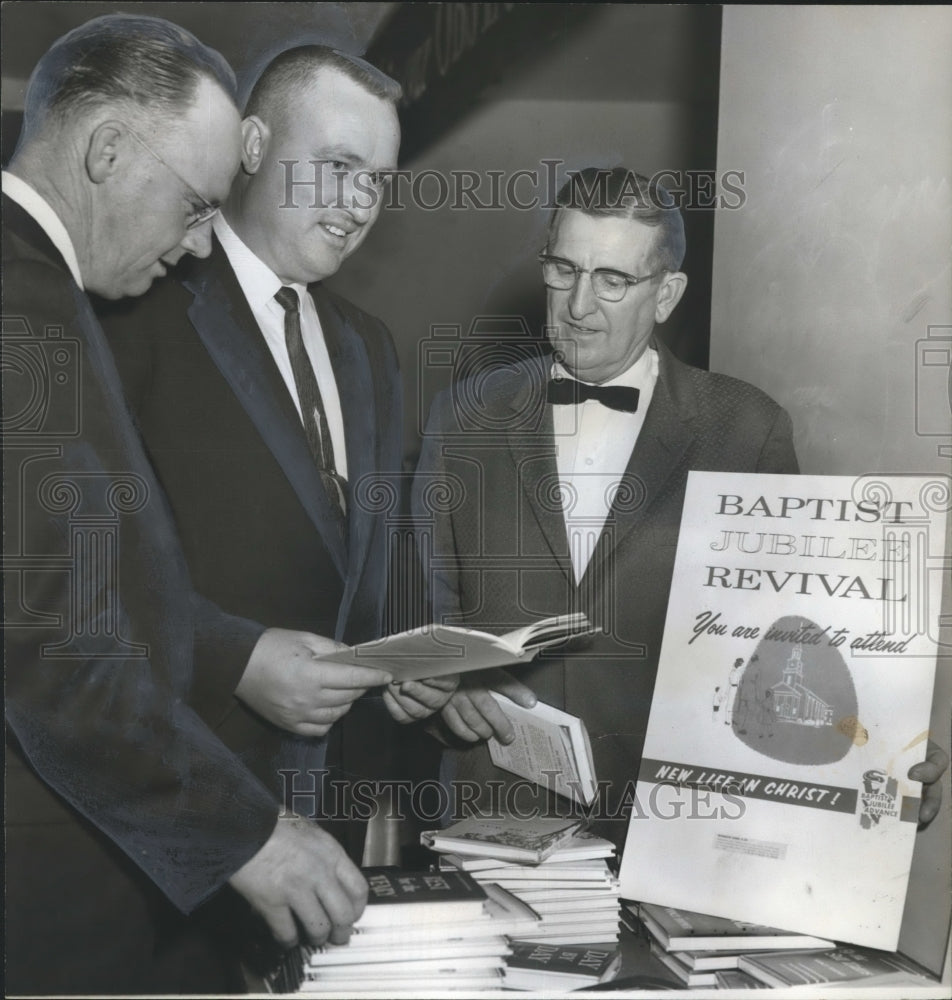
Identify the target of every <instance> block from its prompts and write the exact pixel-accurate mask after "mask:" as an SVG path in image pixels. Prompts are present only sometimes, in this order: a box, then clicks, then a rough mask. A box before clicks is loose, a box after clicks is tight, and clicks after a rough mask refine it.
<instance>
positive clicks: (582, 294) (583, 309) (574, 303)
mask: <svg viewBox="0 0 952 1000" xmlns="http://www.w3.org/2000/svg"><path fill="white" fill-rule="evenodd" d="M597 308H598V298H597V297H596V295H595V292H594V291H593V290H592V276H591V275H590V274H586V273H579V274H578V275H576V278H575V284H574V285H573V286H572V291H571V292H570V293H569V312H570V313H571V314H572V317H573V318H574V319H582V318H583V317H584V316H590V315H591V314H592V313H593V312H595V310H596V309H597Z"/></svg>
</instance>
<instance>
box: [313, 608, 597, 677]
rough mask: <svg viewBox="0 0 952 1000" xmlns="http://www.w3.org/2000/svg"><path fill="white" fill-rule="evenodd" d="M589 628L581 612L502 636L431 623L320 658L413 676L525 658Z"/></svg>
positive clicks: (457, 671) (507, 664)
mask: <svg viewBox="0 0 952 1000" xmlns="http://www.w3.org/2000/svg"><path fill="white" fill-rule="evenodd" d="M590 632H592V626H591V623H590V622H589V620H588V618H586V616H585V613H584V612H581V611H580V612H576V613H574V614H568V615H555V616H553V617H551V618H544V619H542V620H541V621H537V622H533V624H531V625H526V626H523V627H522V628H518V629H515V630H513V631H512V632H507V633H506V634H505V635H493V634H491V633H490V632H480V631H478V630H477V629H472V628H463V627H462V626H457V625H437V624H431V625H424V626H422V627H421V628H415V629H410V630H409V631H407V632H399V633H397V634H396V635H388V636H385V637H384V638H383V639H374V640H373V641H371V642H364V643H360V644H359V645H357V646H349V647H347V648H346V649H341V650H338V651H337V652H335V653H331V654H329V655H327V656H324V657H322V659H323V660H328V661H330V662H332V663H346V664H355V665H357V666H363V667H376V668H378V669H379V670H386V671H388V672H389V673H390V674H391V675H392V676H393V679H394V680H395V681H413V680H421V679H423V678H426V677H441V676H443V675H444V674H462V673H466V672H467V671H470V670H486V669H488V668H490V667H512V666H517V665H518V664H520V663H528V662H529V660H531V659H532V658H533V657H534V656H535V655H536V654H537V653H538V652H539V650H540V649H544V648H545V647H547V646H554V645H557V644H558V643H561V642H565V641H566V640H568V639H571V638H574V637H575V636H579V635H586V634H588V633H590Z"/></svg>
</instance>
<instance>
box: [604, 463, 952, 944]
mask: <svg viewBox="0 0 952 1000" xmlns="http://www.w3.org/2000/svg"><path fill="white" fill-rule="evenodd" d="M949 505H950V491H949V486H948V483H947V482H945V481H943V480H941V479H940V478H938V477H929V478H926V477H921V476H877V477H865V478H859V479H854V478H852V477H830V476H824V477H819V476H815V477H814V476H799V477H785V476H767V475H738V474H727V473H709V472H704V473H698V472H692V473H691V475H690V479H689V482H688V489H687V495H686V498H685V504H684V513H683V516H682V522H681V533H680V536H679V541H678V551H677V559H676V563H675V570H674V584H673V586H672V591H671V598H670V601H669V605H668V613H667V619H666V622H665V632H664V639H663V643H662V649H661V661H660V666H659V670H658V678H657V683H656V686H655V692H654V698H653V701H652V707H651V716H650V719H649V724H648V734H647V738H646V741H645V749H644V756H643V759H642V763H641V770H640V773H639V776H638V778H639V781H638V802H639V807H638V808H636V810H635V813H634V815H633V818H632V821H631V824H630V826H629V832H628V840H627V843H626V846H625V852H624V858H623V864H622V869H621V885H622V893H623V895H625V896H627V897H630V898H634V899H639V900H644V901H648V902H656V903H661V904H664V905H667V906H676V907H681V908H686V909H693V910H697V911H700V912H704V913H711V914H715V915H718V916H724V917H732V918H735V919H740V920H748V921H756V922H758V923H764V924H770V925H773V926H776V927H782V928H785V929H789V930H792V931H798V932H801V933H811V934H818V935H821V936H823V937H828V938H833V939H835V940H839V941H849V942H853V943H857V944H863V945H868V946H870V947H874V948H885V949H889V950H893V949H895V947H896V944H897V941H898V936H899V926H900V922H901V918H902V912H903V904H904V900H905V892H906V884H907V881H908V875H909V867H910V863H911V857H912V848H913V840H914V837H915V832H916V820H917V816H918V807H919V795H920V789H921V786H920V785H919V784H918V783H916V782H913V781H909V779H908V778H907V776H906V774H907V771H908V770H909V768H910V767H911V766H912V765H913V764H915V763H917V762H919V761H921V760H923V759H924V757H925V752H926V741H927V737H928V727H929V713H930V706H931V699H932V686H933V679H934V672H935V657H936V646H937V642H938V639H939V635H938V619H939V602H940V591H941V581H942V578H943V569H944V567H947V563H946V561H945V557H944V546H945V543H946V534H945V521H946V513H947V511H948V508H949ZM686 788H688V789H692V790H693V794H694V795H695V797H696V798H698V801H699V802H707V803H709V806H710V808H709V809H708V810H707V813H706V814H705V813H704V812H703V811H699V810H697V809H695V810H692V811H691V813H692V815H691V816H690V817H688V816H687V815H681V812H682V810H681V809H680V808H679V806H681V805H683V802H679V801H678V799H679V797H683V794H684V790H685V789H686ZM648 803H650V808H647V809H646V808H645V805H646V804H648ZM665 803H667V805H666V804H665ZM705 815H706V816H707V817H708V818H705Z"/></svg>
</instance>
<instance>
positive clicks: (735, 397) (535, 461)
mask: <svg viewBox="0 0 952 1000" xmlns="http://www.w3.org/2000/svg"><path fill="white" fill-rule="evenodd" d="M653 346H655V348H656V349H657V350H658V352H659V376H658V382H657V385H656V387H655V391H654V394H653V397H652V400H651V403H650V406H649V410H648V412H647V414H646V417H645V422H644V425H643V427H642V430H641V433H640V435H639V437H638V440H637V443H636V445H635V447H634V450H633V452H632V454H631V457H630V459H629V461H628V465H627V468H626V469H625V470H624V473H625V474H624V477H623V478H622V483H621V486H620V487H619V489H618V491H617V494H616V496H615V500H614V504H613V507H612V510H611V512H610V514H609V517H608V520H607V522H606V524H605V526H604V528H603V529H602V531H601V534H600V536H599V538H598V543H597V546H596V548H595V551H594V554H593V556H592V559H591V561H590V563H589V565H588V567H587V570H586V572H585V574H584V576H583V578H582V580H581V581H580V582H579V583H576V581H575V577H574V572H573V569H572V562H571V558H570V555H569V549H568V541H567V536H566V530H565V522H564V516H563V512H562V505H561V497H560V493H559V490H558V471H557V466H556V450H555V443H554V440H553V424H552V408H551V406H549V405H547V404H546V402H545V383H546V379H547V376H548V371H549V365H550V362H549V361H548V360H547V359H538V360H530V361H526V362H524V363H522V364H520V365H517V366H513V367H510V368H507V369H499V371H498V372H497V373H496V374H495V375H494V376H492V377H486V376H483V377H482V378H481V381H480V384H479V385H478V386H477V385H475V384H473V383H467V382H460V383H458V384H457V385H455V386H453V387H452V388H451V389H449V390H447V391H445V392H444V393H443V394H442V395H440V396H439V397H437V399H436V400H435V402H434V404H433V407H432V409H431V414H430V420H429V424H428V428H427V431H426V435H425V440H424V443H423V450H422V454H421V459H420V464H419V469H418V473H417V477H416V479H415V482H414V518H415V525H416V531H417V534H418V538H419V539H420V547H421V552H422V553H423V559H424V570H425V572H426V575H427V579H428V581H429V585H430V587H429V592H430V604H431V609H432V613H433V616H434V618H435V619H436V620H442V621H445V622H448V623H465V624H467V625H472V626H476V627H481V628H485V629H488V630H489V631H506V630H508V629H510V628H513V627H515V626H517V625H519V624H525V623H527V622H530V621H532V620H535V619H537V618H541V617H544V616H547V615H554V614H561V613H564V612H567V611H574V610H583V611H585V612H586V613H587V614H588V616H589V618H590V620H591V621H592V623H593V624H595V625H596V626H598V627H599V628H600V629H601V632H600V633H599V634H597V635H595V636H594V637H591V638H586V639H579V640H574V641H573V642H572V643H570V644H568V646H567V647H564V648H563V649H562V650H561V651H560V652H558V653H545V652H543V653H541V654H540V655H539V657H538V658H537V659H536V660H534V661H532V662H531V663H530V664H528V665H527V666H525V667H520V668H518V670H517V671H516V675H517V676H518V678H519V679H520V680H522V681H523V682H525V683H526V684H528V685H529V686H530V687H532V688H533V689H534V690H535V692H536V693H537V694H538V696H539V698H540V700H542V701H545V702H548V703H550V704H553V705H555V706H557V707H559V708H562V709H565V710H566V711H568V712H571V713H572V714H574V715H578V716H580V717H582V718H583V719H584V721H585V723H586V726H587V728H588V730H589V734H590V736H591V740H592V746H593V754H594V759H595V771H596V776H597V777H598V778H599V779H600V780H601V781H602V782H604V783H605V787H604V788H603V790H602V792H601V794H600V798H599V800H598V802H597V803H596V816H597V819H598V822H597V823H596V829H599V830H600V831H601V832H602V833H604V834H606V835H609V836H612V837H613V838H614V839H615V840H616V841H617V842H618V843H621V842H622V838H623V837H624V834H625V821H624V820H625V815H624V806H625V804H626V802H627V804H628V805H630V802H631V794H632V793H633V788H634V778H635V776H636V775H637V773H638V764H639V761H640V757H641V750H642V745H643V742H644V735H645V728H646V724H647V718H648V710H649V707H650V704H651V696H652V691H653V687H654V679H655V673H656V671H657V666H658V655H659V650H660V644H661V635H662V631H663V627H664V618H665V611H666V606H667V598H668V592H669V589H670V585H671V576H672V572H673V566H674V556H675V549H676V545H677V539H678V530H679V524H680V517H681V508H682V505H683V500H684V491H685V487H686V484H687V474H688V471H689V470H692V469H698V470H710V471H734V472H745V471H750V472H785V473H790V472H796V471H798V470H797V460H796V455H795V452H794V448H793V441H792V428H791V423H790V419H789V417H788V415H787V414H786V412H785V411H784V410H782V409H781V408H780V407H779V406H778V405H777V404H776V403H775V402H774V401H773V400H771V399H770V398H769V397H768V396H766V395H765V394H764V393H763V392H761V391H760V390H758V389H756V388H754V387H753V386H750V385H748V384H746V383H744V382H741V381H739V380H737V379H733V378H729V377H727V376H724V375H718V374H714V373H711V372H706V371H701V370H699V369H696V368H692V367H689V366H687V365H684V364H682V363H681V362H680V361H678V360H677V359H676V358H674V357H673V355H671V353H670V352H669V351H668V350H667V349H666V348H665V347H664V346H663V345H660V344H654V345H653ZM686 724H689V720H686ZM450 758H451V759H450V760H449V761H448V763H449V764H450V767H449V768H448V771H449V773H451V774H453V775H454V776H455V778H456V779H459V780H472V781H476V782H478V783H479V784H480V785H482V786H483V787H485V785H486V782H487V781H490V780H499V781H506V782H508V781H509V776H507V775H505V774H504V773H503V772H501V771H498V770H497V769H495V768H494V767H493V766H492V763H491V761H490V759H489V755H488V752H487V750H486V747H485V745H479V746H476V747H473V748H470V749H466V750H460V751H454V752H452V753H451V754H450ZM519 796H520V798H519V802H516V803H513V802H504V803H502V805H503V806H504V807H508V808H510V809H511V808H513V807H516V808H534V807H535V806H539V807H540V808H549V809H551V808H553V801H552V800H550V801H549V802H548V803H545V802H535V805H533V800H532V797H531V796H530V795H528V791H527V789H521V790H520V791H519ZM484 801H485V799H484ZM563 808H564V806H563Z"/></svg>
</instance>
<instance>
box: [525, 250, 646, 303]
mask: <svg viewBox="0 0 952 1000" xmlns="http://www.w3.org/2000/svg"><path fill="white" fill-rule="evenodd" d="M538 260H539V263H540V264H541V265H542V280H543V281H544V282H545V283H546V285H548V286H549V288H556V289H558V290H559V291H562V292H565V291H568V290H569V289H570V288H574V287H575V283H576V282H577V281H578V279H579V275H581V274H590V275H591V276H592V291H593V292H594V293H595V295H596V296H597V297H598V298H600V299H604V300H605V301H606V302H620V301H621V300H622V299H623V298H624V297H625V296H626V295H627V294H628V289H629V288H632V287H634V286H635V285H640V284H641V282H643V281H650V280H651V279H652V278H657V277H658V275H660V274H664V272H665V269H664V268H662V269H661V270H660V271H655V272H654V274H645V275H643V276H642V277H640V278H636V277H635V275H633V274H626V273H625V272H624V271H615V270H612V268H610V267H596V268H595V269H594V270H592V271H590V270H588V268H585V267H579V266H578V264H575V263H573V262H572V261H570V260H566V259H565V258H564V257H553V256H552V254H548V253H545V252H544V251H543V252H542V253H540V254H539V256H538Z"/></svg>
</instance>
